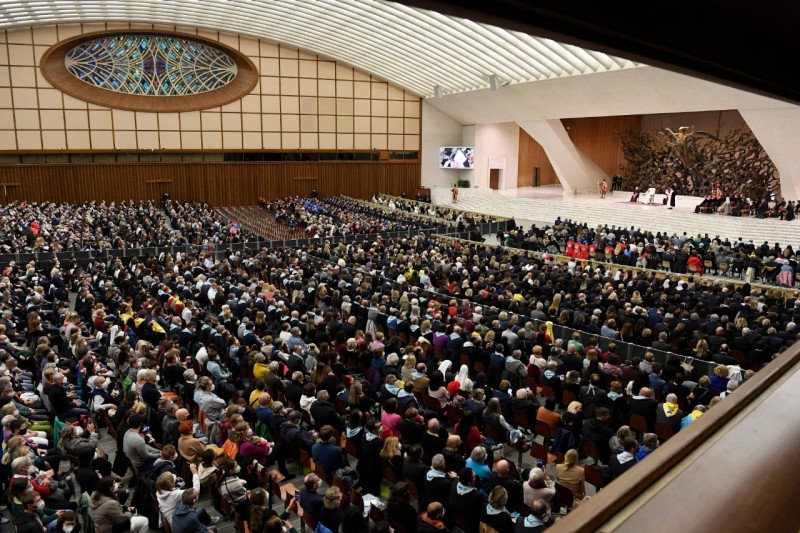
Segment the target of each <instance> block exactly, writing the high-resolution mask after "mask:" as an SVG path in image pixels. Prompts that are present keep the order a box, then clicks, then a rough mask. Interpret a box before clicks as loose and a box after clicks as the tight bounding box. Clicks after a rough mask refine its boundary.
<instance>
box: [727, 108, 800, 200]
mask: <svg viewBox="0 0 800 533" xmlns="http://www.w3.org/2000/svg"><path fill="white" fill-rule="evenodd" d="M739 113H741V114H742V118H744V120H745V122H747V125H748V126H749V127H750V131H752V132H753V134H754V135H755V136H756V138H757V139H758V142H760V143H761V146H763V147H764V150H766V152H767V155H769V158H770V159H771V160H772V162H773V163H775V166H776V167H777V169H778V172H780V178H781V194H782V195H783V197H784V198H786V199H787V200H797V199H800V150H798V148H797V147H798V143H800V107H783V108H773V109H740V110H739Z"/></svg>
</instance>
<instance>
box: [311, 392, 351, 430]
mask: <svg viewBox="0 0 800 533" xmlns="http://www.w3.org/2000/svg"><path fill="white" fill-rule="evenodd" d="M330 399H331V396H330V394H329V393H328V391H326V390H321V391H319V392H318V393H317V401H316V402H314V403H312V404H311V409H310V412H311V418H313V419H314V424H315V425H316V426H317V427H322V426H333V428H334V429H336V430H337V431H339V432H342V431H344V420H342V417H340V416H339V413H337V412H336V407H334V406H333V404H332V403H331V402H330Z"/></svg>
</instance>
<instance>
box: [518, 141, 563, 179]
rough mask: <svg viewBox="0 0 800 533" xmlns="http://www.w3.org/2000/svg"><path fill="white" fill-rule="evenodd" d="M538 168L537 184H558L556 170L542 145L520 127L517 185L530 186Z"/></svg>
mask: <svg viewBox="0 0 800 533" xmlns="http://www.w3.org/2000/svg"><path fill="white" fill-rule="evenodd" d="M537 167H538V168H539V169H540V170H539V185H540V186H541V185H555V184H558V183H559V181H558V176H556V170H555V169H554V168H553V165H552V164H551V163H550V159H549V158H548V157H547V154H546V153H545V151H544V148H542V145H541V144H539V143H538V142H536V140H535V139H534V138H533V137H531V136H530V135H528V133H527V132H526V131H525V130H523V129H522V128H520V129H519V170H518V176H519V177H518V178H517V187H532V186H533V184H534V183H533V182H534V173H535V169H536V168H537Z"/></svg>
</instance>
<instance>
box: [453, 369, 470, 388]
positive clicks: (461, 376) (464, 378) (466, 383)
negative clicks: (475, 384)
mask: <svg viewBox="0 0 800 533" xmlns="http://www.w3.org/2000/svg"><path fill="white" fill-rule="evenodd" d="M455 380H456V381H458V384H459V386H460V388H461V390H462V391H464V392H472V380H471V379H469V368H468V367H467V365H461V368H460V369H459V370H458V375H456V378H455Z"/></svg>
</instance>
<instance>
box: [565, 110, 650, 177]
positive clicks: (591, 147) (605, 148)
mask: <svg viewBox="0 0 800 533" xmlns="http://www.w3.org/2000/svg"><path fill="white" fill-rule="evenodd" d="M561 123H562V124H563V125H564V127H565V128H566V129H567V133H568V134H569V138H570V139H572V142H573V143H574V144H575V146H576V147H577V148H578V149H579V150H581V151H582V152H583V153H584V154H586V155H587V156H588V157H589V158H590V159H591V160H592V161H594V162H595V164H596V165H597V166H598V167H600V168H601V169H602V170H603V172H605V173H606V174H608V175H609V176H613V175H614V174H617V173H619V171H620V168H621V167H622V165H624V164H625V157H624V156H623V155H622V147H621V145H620V142H619V136H618V135H617V133H618V132H620V131H624V130H629V129H633V130H639V128H641V125H642V117H641V115H623V116H616V117H589V118H571V119H562V120H561Z"/></svg>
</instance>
